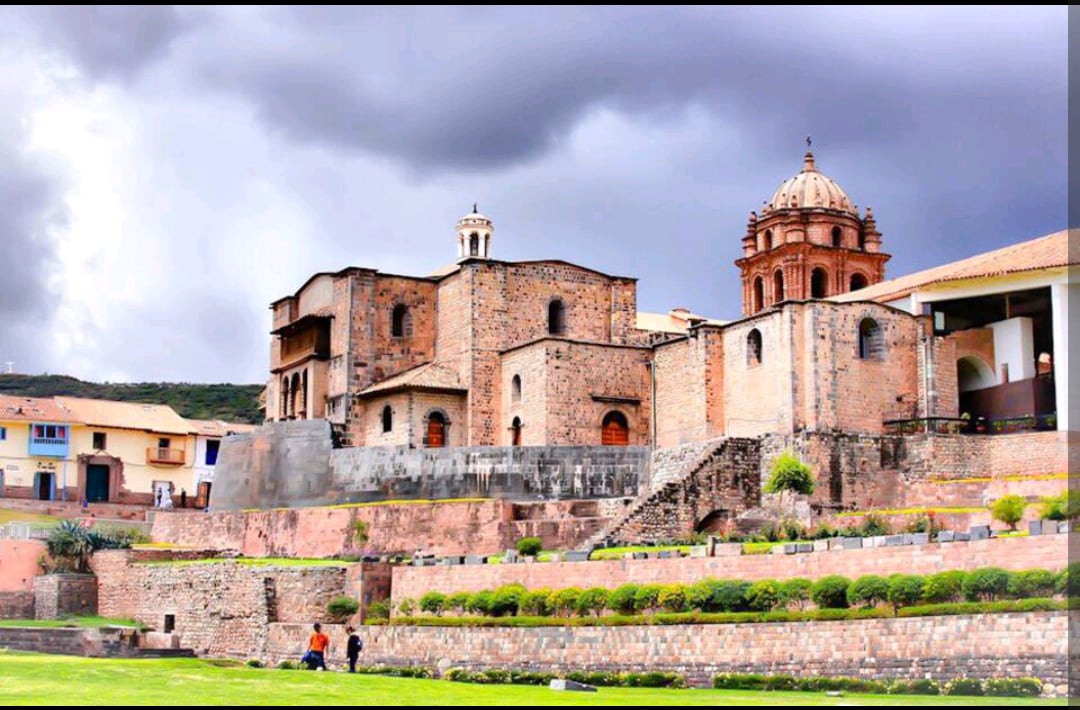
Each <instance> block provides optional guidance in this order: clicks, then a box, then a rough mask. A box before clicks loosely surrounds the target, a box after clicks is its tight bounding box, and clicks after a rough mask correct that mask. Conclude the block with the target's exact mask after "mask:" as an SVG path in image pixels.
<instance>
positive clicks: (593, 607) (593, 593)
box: [576, 587, 608, 616]
mask: <svg viewBox="0 0 1080 710" xmlns="http://www.w3.org/2000/svg"><path fill="white" fill-rule="evenodd" d="M607 600H608V590H606V589H604V588H603V587H590V588H589V589H586V590H585V591H584V592H582V593H581V595H580V596H578V598H577V605H576V608H577V613H578V616H588V615H589V614H592V615H593V616H600V614H601V613H603V611H604V606H605V605H606V604H607Z"/></svg>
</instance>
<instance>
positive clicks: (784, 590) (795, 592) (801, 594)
mask: <svg viewBox="0 0 1080 710" xmlns="http://www.w3.org/2000/svg"><path fill="white" fill-rule="evenodd" d="M813 586H814V583H813V582H811V581H810V580H809V579H806V578H805V577H795V578H793V579H788V580H785V581H783V582H781V583H780V606H782V607H784V608H786V609H790V608H792V607H794V608H796V609H799V610H802V609H805V608H806V602H807V601H808V600H809V599H810V589H811V587H813Z"/></svg>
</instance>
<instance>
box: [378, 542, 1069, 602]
mask: <svg viewBox="0 0 1080 710" xmlns="http://www.w3.org/2000/svg"><path fill="white" fill-rule="evenodd" d="M1068 538H1069V536H1068V535H1046V536H1035V537H1012V538H995V539H990V540H973V541H970V542H951V543H931V544H927V545H907V546H902V547H878V548H864V549H857V550H830V551H825V552H809V553H802V554H795V555H774V554H768V555H733V556H721V557H700V558H694V557H682V558H677V559H666V560H661V559H655V560H625V559H624V560H610V561H596V562H546V563H534V564H507V565H477V566H465V567H395V568H394V584H393V597H394V602H395V604H396V603H397V602H399V601H401V600H402V599H419V598H420V597H421V596H423V595H424V594H425V593H426V592H429V591H433V590H434V591H438V592H443V593H446V594H452V593H454V592H462V591H465V592H473V591H479V590H482V589H494V588H496V587H500V586H502V585H504V584H512V583H520V584H523V585H525V587H526V588H527V589H540V588H544V587H547V588H549V589H559V588H563V587H581V588H583V589H584V588H588V587H595V586H604V587H607V588H609V589H614V588H615V587H618V586H619V585H620V584H626V583H628V582H634V583H637V584H647V583H660V584H674V583H684V584H693V583H696V582H700V581H701V580H703V579H706V578H709V577H713V578H716V579H722V578H735V579H745V580H750V581H754V580H759V579H790V578H792V577H807V578H809V579H811V580H814V579H818V578H820V577H824V576H826V575H830V574H840V575H844V576H847V577H850V578H852V579H854V578H856V577H861V576H862V575H866V574H878V575H883V576H888V575H890V574H893V573H896V572H903V573H905V574H935V573H937V572H942V571H945V570H953V569H965V570H967V569H975V568H977V567H987V566H991V565H992V566H995V567H1003V568H1005V569H1010V570H1021V569H1028V568H1030V567H1044V568H1047V569H1052V570H1060V569H1064V568H1065V566H1066V565H1067V564H1068V562H1069V555H1068V552H1069V547H1068Z"/></svg>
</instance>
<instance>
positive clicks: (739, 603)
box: [708, 579, 750, 612]
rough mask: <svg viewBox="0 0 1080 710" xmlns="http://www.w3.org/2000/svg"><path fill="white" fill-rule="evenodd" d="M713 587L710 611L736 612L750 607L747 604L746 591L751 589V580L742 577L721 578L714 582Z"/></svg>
mask: <svg viewBox="0 0 1080 710" xmlns="http://www.w3.org/2000/svg"><path fill="white" fill-rule="evenodd" d="M712 588H713V595H712V602H711V604H710V606H711V608H710V609H708V611H716V612H736V611H746V610H748V609H749V608H750V607H748V606H747V605H746V592H747V590H748V589H750V583H749V582H744V581H742V580H741V579H721V580H719V581H716V582H712Z"/></svg>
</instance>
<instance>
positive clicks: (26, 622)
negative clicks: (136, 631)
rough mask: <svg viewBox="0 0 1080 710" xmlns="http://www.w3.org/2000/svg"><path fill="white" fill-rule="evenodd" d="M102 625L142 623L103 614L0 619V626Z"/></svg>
mask: <svg viewBox="0 0 1080 710" xmlns="http://www.w3.org/2000/svg"><path fill="white" fill-rule="evenodd" d="M103 626H136V627H140V628H141V627H142V624H140V623H139V622H137V621H134V620H132V619H107V618H105V617H103V616H76V617H73V618H70V619H0V628H5V627H6V628H11V627H21V628H26V627H31V628H35V629H61V628H65V627H78V628H82V629H99V628H101V627H103Z"/></svg>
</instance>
